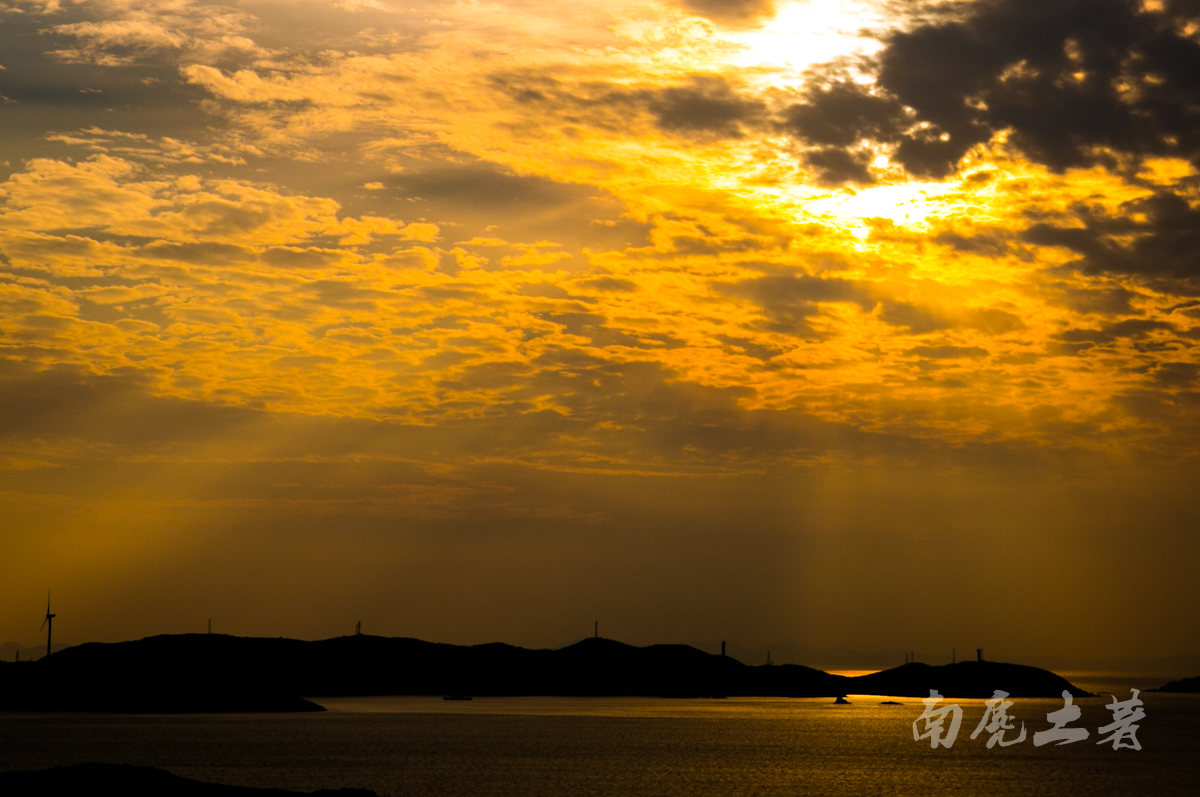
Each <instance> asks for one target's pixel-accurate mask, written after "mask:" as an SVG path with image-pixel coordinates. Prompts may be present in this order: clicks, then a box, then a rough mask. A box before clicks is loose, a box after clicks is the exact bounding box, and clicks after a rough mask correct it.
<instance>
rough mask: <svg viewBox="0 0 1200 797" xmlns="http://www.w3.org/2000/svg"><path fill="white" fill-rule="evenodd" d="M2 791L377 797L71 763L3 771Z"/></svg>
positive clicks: (129, 796)
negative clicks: (210, 781)
mask: <svg viewBox="0 0 1200 797" xmlns="http://www.w3.org/2000/svg"><path fill="white" fill-rule="evenodd" d="M0 791H2V792H4V793H5V794H39V793H50V794H96V793H103V792H108V793H109V794H121V795H124V796H125V797H164V795H170V797H288V796H289V795H296V794H310V795H314V796H315V797H377V795H376V794H375V792H373V791H369V790H367V789H319V790H317V791H313V792H298V791H285V790H283V789H255V788H250V787H247V786H227V785H224V784H220V783H204V782H202V781H199V780H192V779H191V778H184V777H181V776H179V775H174V774H172V773H170V772H167V771H166V770H164V769H156V768H154V767H135V766H132V765H130V764H72V765H71V766H65V767H54V768H53V769H44V770H40V771H36V772H35V771H26V770H17V771H12V772H0Z"/></svg>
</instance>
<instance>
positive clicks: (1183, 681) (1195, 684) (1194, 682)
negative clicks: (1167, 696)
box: [1158, 675, 1200, 695]
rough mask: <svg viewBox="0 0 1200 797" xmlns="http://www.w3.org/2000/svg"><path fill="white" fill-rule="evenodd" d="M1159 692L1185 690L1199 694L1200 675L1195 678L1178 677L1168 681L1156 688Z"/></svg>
mask: <svg viewBox="0 0 1200 797" xmlns="http://www.w3.org/2000/svg"><path fill="white" fill-rule="evenodd" d="M1158 691H1160V692H1186V693H1188V694H1192V695H1194V694H1200V675H1197V676H1196V677H1195V678H1180V679H1179V680H1178V681H1170V682H1168V683H1165V684H1163V685H1162V686H1160V687H1159V688H1158Z"/></svg>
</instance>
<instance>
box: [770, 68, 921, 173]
mask: <svg viewBox="0 0 1200 797" xmlns="http://www.w3.org/2000/svg"><path fill="white" fill-rule="evenodd" d="M904 122H905V113H904V108H903V107H902V106H901V105H900V103H898V102H897V101H896V100H895V99H893V98H891V97H883V96H875V95H872V94H869V93H867V92H866V91H865V90H864V89H863V88H862V87H860V86H857V85H855V84H853V83H850V82H849V81H844V80H840V81H836V82H834V83H832V84H831V85H827V86H817V87H814V88H812V89H810V90H809V91H808V92H807V95H806V97H805V102H804V103H801V104H798V105H793V106H791V107H790V108H788V109H787V111H786V112H785V114H784V119H783V122H782V126H783V128H784V129H785V130H787V131H789V132H790V133H792V134H793V135H796V136H798V137H800V138H803V139H805V140H807V141H809V142H810V143H813V144H816V145H818V146H819V149H817V150H815V151H812V152H809V153H807V155H806V159H807V160H808V163H809V165H810V166H812V167H814V168H815V169H816V170H817V172H818V173H819V176H820V178H821V180H822V182H825V183H844V182H857V183H870V182H873V181H874V178H873V177H872V176H871V173H870V172H869V171H868V170H867V166H868V164H869V163H870V161H871V159H872V158H873V157H874V153H872V152H871V151H870V150H869V149H861V148H860V147H859V144H860V142H861V141H862V140H863V139H873V140H875V141H881V142H894V141H895V140H896V139H897V138H898V136H899V130H900V128H901V127H902V126H903V125H904Z"/></svg>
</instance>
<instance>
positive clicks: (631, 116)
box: [491, 72, 768, 138]
mask: <svg viewBox="0 0 1200 797" xmlns="http://www.w3.org/2000/svg"><path fill="white" fill-rule="evenodd" d="M491 83H492V85H493V86H494V87H495V88H496V89H498V90H499V91H502V92H504V93H505V94H507V95H508V96H509V97H511V98H512V99H513V100H515V101H516V102H518V103H520V104H522V105H539V106H541V107H542V108H543V109H545V110H547V111H551V112H558V113H560V114H563V116H564V117H565V119H566V120H567V121H569V122H571V123H572V124H578V123H580V122H581V121H586V123H587V124H588V125H590V126H592V127H597V128H600V129H603V130H611V131H614V132H628V131H629V129H630V127H631V125H632V126H636V124H637V122H636V121H635V120H637V119H638V117H643V121H644V117H646V116H648V117H649V118H650V119H651V120H652V123H653V124H654V126H655V127H657V128H658V129H660V130H664V131H666V132H668V133H673V134H676V135H681V136H688V137H693V138H694V137H709V138H711V137H717V138H741V137H743V136H744V135H746V133H747V131H748V130H750V129H752V128H756V127H760V126H762V125H764V124H765V123H766V121H767V116H768V114H767V106H766V104H765V103H764V102H763V101H761V100H759V99H757V98H753V97H749V96H745V95H744V94H743V93H742V92H741V91H740V89H739V87H738V86H737V84H735V83H731V82H730V81H728V80H726V79H725V78H724V77H721V76H717V75H691V76H690V77H689V78H688V80H687V82H686V83H683V84H682V85H678V86H668V87H665V88H662V87H647V88H627V87H624V86H617V85H615V84H611V83H589V84H586V85H584V86H581V87H575V88H570V87H568V86H566V85H565V84H563V83H561V82H560V81H558V80H555V79H554V78H552V77H548V76H546V75H543V74H539V73H530V72H520V73H506V74H497V75H493V76H492V78H491Z"/></svg>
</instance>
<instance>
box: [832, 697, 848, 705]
mask: <svg viewBox="0 0 1200 797" xmlns="http://www.w3.org/2000/svg"><path fill="white" fill-rule="evenodd" d="M833 702H834V705H838V706H848V705H850V701H849V700H847V699H846V696H845V695H839V696H838V699H837V700H835V701H833Z"/></svg>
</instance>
